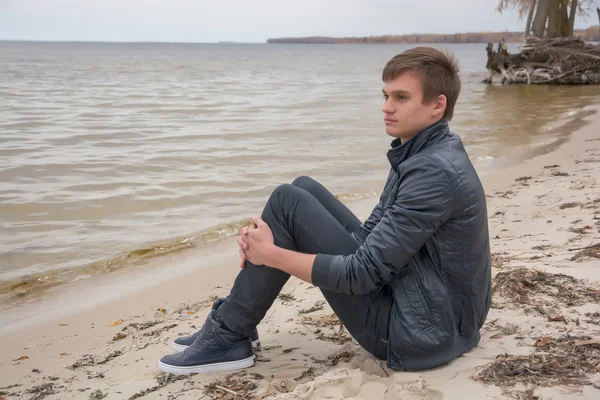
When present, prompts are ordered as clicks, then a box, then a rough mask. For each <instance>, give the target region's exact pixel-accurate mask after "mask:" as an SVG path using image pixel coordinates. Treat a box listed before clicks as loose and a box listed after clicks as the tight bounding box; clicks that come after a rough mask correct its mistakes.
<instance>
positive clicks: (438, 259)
mask: <svg viewBox="0 0 600 400" xmlns="http://www.w3.org/2000/svg"><path fill="white" fill-rule="evenodd" d="M383 82H384V85H383V97H384V100H385V102H384V106H383V113H384V115H385V119H384V121H385V131H386V133H387V134H388V135H390V136H392V137H394V138H395V139H394V140H393V141H392V143H391V149H390V150H389V151H388V152H387V158H388V160H389V162H390V165H391V169H390V173H389V176H388V178H387V182H386V184H385V188H384V190H383V194H382V195H381V198H380V201H379V203H378V204H377V206H376V207H375V209H374V210H373V212H372V213H371V216H370V217H369V218H368V219H367V221H366V222H365V223H364V224H361V222H360V221H359V220H358V219H357V218H356V217H355V216H354V215H353V214H352V212H351V211H350V210H349V209H348V208H346V207H345V206H344V205H343V204H342V203H341V202H339V201H338V200H337V199H336V198H335V197H334V196H333V195H332V194H331V193H329V192H328V191H327V189H325V188H324V187H323V186H322V185H321V184H319V183H318V182H316V181H314V180H313V179H311V178H308V177H301V178H298V179H296V180H295V181H294V182H293V183H292V184H291V185H290V184H285V185H281V186H279V187H278V188H277V189H275V191H273V193H272V194H271V196H270V198H269V200H268V201H267V204H266V206H265V208H264V211H263V213H262V216H261V217H254V218H253V222H254V225H253V227H251V228H244V229H242V232H241V236H240V238H239V239H238V244H239V246H240V250H239V251H240V256H241V258H242V267H243V268H242V270H241V271H240V273H239V275H238V276H237V278H236V280H235V283H234V285H233V288H232V290H231V293H230V294H229V296H227V297H226V298H225V299H219V300H217V301H216V302H215V303H214V304H213V308H212V310H211V311H210V313H209V315H208V318H207V319H206V322H205V324H204V326H203V327H202V328H201V329H200V330H199V331H198V332H196V333H195V334H194V335H192V336H187V337H182V338H178V339H176V340H175V342H174V343H173V347H174V348H175V349H177V350H178V351H180V352H179V353H176V354H171V355H167V356H165V357H163V358H162V359H161V360H160V361H159V363H158V366H159V368H160V369H161V370H162V371H165V372H170V373H175V374H185V373H202V372H215V371H226V370H233V369H239V368H246V367H250V366H252V365H253V364H254V358H255V355H254V350H253V344H255V345H256V344H258V334H257V331H256V326H257V325H258V324H259V323H260V321H261V320H262V319H263V318H264V317H265V314H266V312H267V310H268V309H269V308H270V307H271V306H272V305H273V302H274V301H275V299H276V298H277V295H278V294H279V292H280V291H281V289H282V288H283V286H284V285H285V283H286V282H287V280H288V279H289V277H290V275H294V276H295V277H297V278H300V279H302V280H304V281H306V282H308V283H311V284H313V285H315V286H317V287H319V288H320V289H321V291H322V292H323V296H324V297H325V299H326V300H327V302H328V303H329V304H330V306H331V308H332V309H333V310H334V311H335V313H336V314H337V316H338V317H339V319H340V320H341V322H342V323H343V324H344V326H345V327H346V329H347V330H348V332H350V334H351V335H352V336H353V337H354V339H355V340H356V341H357V342H358V343H359V344H360V345H361V346H362V347H363V348H364V349H365V350H366V351H368V352H369V353H371V354H372V355H373V356H375V357H377V358H378V359H381V360H387V364H388V366H389V367H390V368H392V369H395V370H418V369H424V368H431V367H435V366H438V365H442V364H445V363H448V362H450V361H452V360H454V359H455V358H457V357H459V356H460V355H461V354H463V353H465V352H467V351H469V350H471V349H472V348H473V347H475V346H476V345H477V343H478V342H479V338H480V335H479V329H480V328H481V326H482V325H483V323H484V321H485V319H486V316H487V313H488V310H489V307H490V301H491V266H490V242H489V234H488V224H487V210H486V200H485V194H484V191H483V188H482V185H481V182H480V180H479V178H478V176H477V173H476V172H475V169H474V168H473V165H472V164H471V161H470V160H469V157H468V156H467V153H466V151H465V148H464V147H463V144H462V142H461V140H460V138H459V137H458V136H457V135H455V134H453V133H451V132H450V130H449V128H448V121H450V120H451V119H452V114H453V112H454V106H455V104H456V100H457V98H458V95H459V93H460V87H461V84H460V78H459V76H458V65H457V62H456V60H455V59H454V57H453V56H451V55H448V54H445V53H442V52H440V51H438V50H436V49H433V48H427V47H419V48H414V49H411V50H407V51H405V52H404V53H401V54H399V55H397V56H395V57H394V58H392V59H391V60H390V61H389V62H388V63H387V65H386V66H385V68H384V69H383ZM342 139H343V138H340V140H342ZM340 145H342V142H340Z"/></svg>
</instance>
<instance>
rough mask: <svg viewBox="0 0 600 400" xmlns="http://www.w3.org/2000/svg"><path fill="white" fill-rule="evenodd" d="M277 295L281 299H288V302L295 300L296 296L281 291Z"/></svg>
mask: <svg viewBox="0 0 600 400" xmlns="http://www.w3.org/2000/svg"><path fill="white" fill-rule="evenodd" d="M277 297H278V298H280V299H281V300H283V301H289V302H292V301H295V300H296V297H294V296H293V295H291V294H289V293H283V292H282V293H279V294H278V295H277Z"/></svg>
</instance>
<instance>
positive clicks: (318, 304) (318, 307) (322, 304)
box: [299, 300, 325, 314]
mask: <svg viewBox="0 0 600 400" xmlns="http://www.w3.org/2000/svg"><path fill="white" fill-rule="evenodd" d="M324 307H325V300H319V301H317V302H316V303H315V305H314V306H312V307H311V308H309V309H306V310H300V311H299V313H300V314H309V313H311V312H315V311H319V310H322V309H323V308H324Z"/></svg>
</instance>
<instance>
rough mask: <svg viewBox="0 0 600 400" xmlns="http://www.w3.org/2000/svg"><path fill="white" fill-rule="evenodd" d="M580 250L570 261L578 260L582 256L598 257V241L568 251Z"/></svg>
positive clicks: (599, 252)
mask: <svg viewBox="0 0 600 400" xmlns="http://www.w3.org/2000/svg"><path fill="white" fill-rule="evenodd" d="M574 250H580V251H578V252H577V253H576V254H575V255H574V256H573V257H571V261H579V260H580V259H582V258H584V257H594V258H600V243H596V244H593V245H591V246H587V247H580V248H578V249H569V251H574Z"/></svg>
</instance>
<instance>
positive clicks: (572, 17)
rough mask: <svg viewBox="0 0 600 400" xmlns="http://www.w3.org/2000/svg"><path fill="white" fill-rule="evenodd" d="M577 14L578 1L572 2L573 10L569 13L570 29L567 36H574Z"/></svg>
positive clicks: (572, 0)
mask: <svg viewBox="0 0 600 400" xmlns="http://www.w3.org/2000/svg"><path fill="white" fill-rule="evenodd" d="M575 14H577V0H571V10H570V11H569V29H568V30H567V36H573V31H574V29H575Z"/></svg>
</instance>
